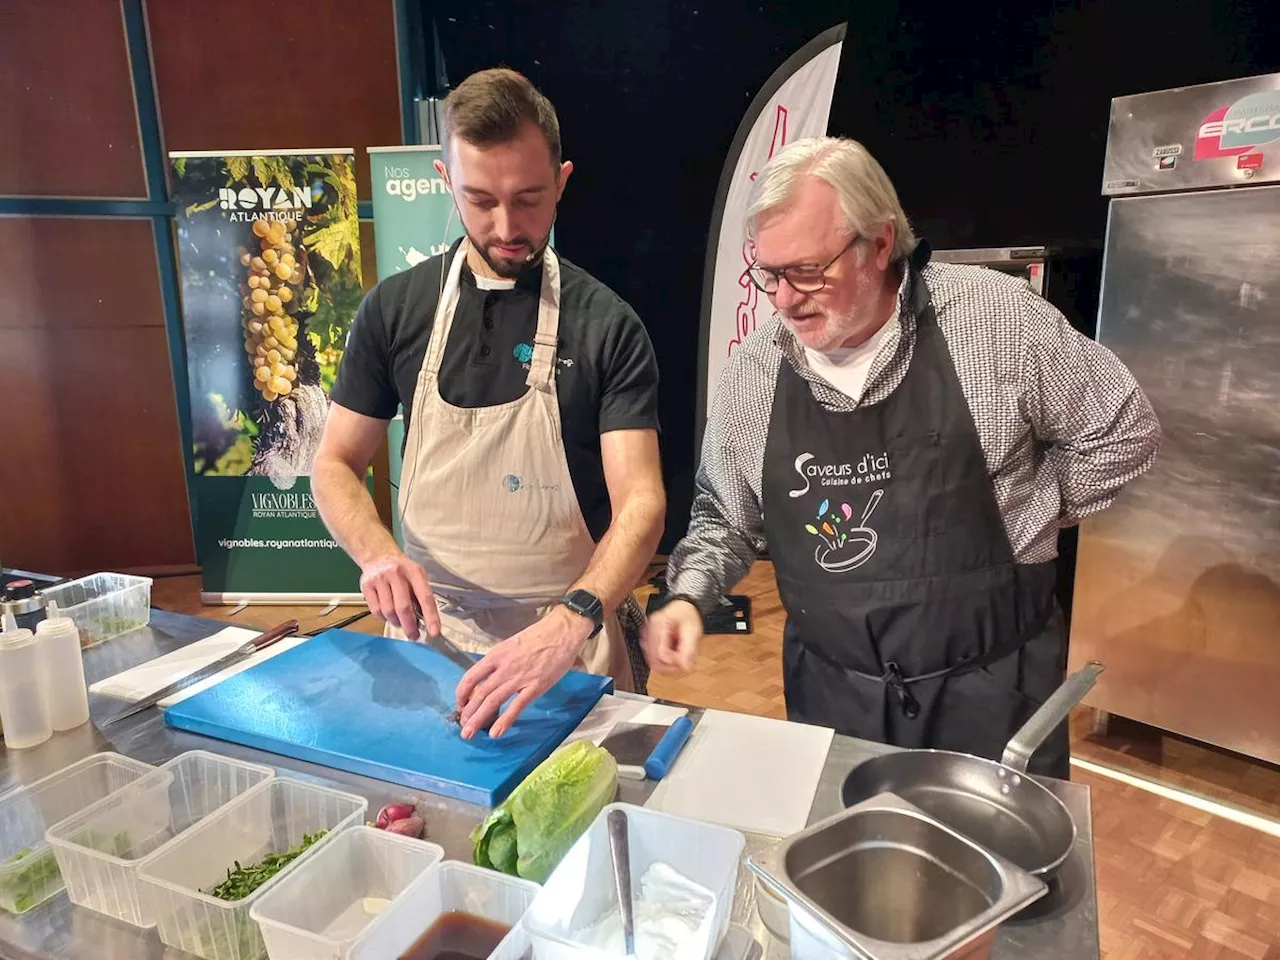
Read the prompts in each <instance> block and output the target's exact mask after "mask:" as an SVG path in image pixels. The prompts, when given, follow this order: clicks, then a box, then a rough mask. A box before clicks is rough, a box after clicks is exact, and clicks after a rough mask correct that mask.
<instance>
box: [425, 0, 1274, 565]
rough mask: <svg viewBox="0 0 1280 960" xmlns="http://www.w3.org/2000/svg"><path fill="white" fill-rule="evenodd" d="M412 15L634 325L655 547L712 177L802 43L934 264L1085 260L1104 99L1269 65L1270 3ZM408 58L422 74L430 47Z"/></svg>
mask: <svg viewBox="0 0 1280 960" xmlns="http://www.w3.org/2000/svg"><path fill="white" fill-rule="evenodd" d="M421 13H422V17H423V25H424V28H425V33H426V35H427V37H428V38H430V36H431V25H432V22H433V21H434V24H435V26H436V28H437V30H438V35H439V42H440V50H441V52H442V54H443V59H444V67H445V70H446V74H447V77H448V80H449V81H450V82H451V83H453V84H456V83H458V82H459V81H460V80H461V79H462V78H463V77H465V76H466V75H467V74H469V73H471V72H473V71H475V70H479V69H483V68H485V67H490V66H496V65H507V66H511V67H514V68H516V69H518V70H520V71H522V72H524V73H525V74H527V75H528V76H529V77H530V79H531V80H533V82H534V83H535V84H537V85H538V86H539V88H540V89H542V91H543V92H544V93H546V94H547V96H548V97H550V98H551V100H552V102H553V103H554V104H555V106H556V109H557V111H558V113H559V116H560V123H561V132H562V137H563V140H564V149H565V155H566V157H567V158H568V159H571V160H573V162H574V165H575V172H574V174H573V178H572V179H571V181H570V184H569V187H568V189H567V191H566V193H565V197H564V200H563V203H562V205H561V209H560V219H559V222H558V225H557V237H558V238H559V246H560V249H561V250H562V252H563V253H564V254H565V255H566V256H567V257H569V258H570V259H572V260H574V261H576V262H577V263H579V264H580V265H582V266H583V267H585V268H586V269H588V270H590V271H591V272H592V273H594V274H595V275H596V276H598V277H599V278H600V279H602V280H603V281H605V282H606V283H608V284H609V285H610V286H612V287H613V288H614V289H616V290H617V291H618V292H619V293H620V294H621V295H622V296H623V297H624V298H626V299H627V300H628V301H629V302H630V303H631V304H632V305H633V306H634V307H635V308H636V310H637V311H638V312H639V313H640V316H641V317H642V318H643V319H644V321H645V323H646V325H647V327H648V330H649V334H650V337H651V338H652V339H653V343H654V348H655V350H656V351H657V355H658V360H659V363H660V364H661V369H662V377H663V382H662V420H663V431H664V437H663V445H664V459H665V469H666V476H667V482H668V495H669V498H670V509H669V513H668V522H667V535H666V537H665V538H664V540H663V545H662V549H663V550H669V549H670V548H671V547H672V546H673V545H674V542H675V540H676V538H678V537H679V536H680V534H681V533H682V532H683V531H684V529H685V525H686V523H687V521H688V510H689V502H690V498H691V496H692V482H693V481H692V477H693V470H694V466H695V459H696V458H695V456H694V449H693V447H694V442H695V441H694V418H695V410H696V395H697V377H698V374H699V368H698V346H699V345H698V324H699V309H700V304H701V293H702V273H703V266H704V258H705V253H706V244H707V236H708V228H709V225H710V217H711V205H712V201H713V199H714V196H715V191H716V186H717V184H718V182H719V178H720V172H721V166H722V164H723V162H724V157H725V153H726V151H727V150H728V148H729V145H730V142H731V141H732V139H733V136H734V133H735V132H736V130H737V126H738V123H739V122H740V121H741V119H742V116H743V114H744V112H745V111H746V109H747V106H748V105H749V103H750V102H751V99H752V98H753V97H754V96H755V95H756V93H757V92H758V91H759V89H760V88H761V86H763V84H764V83H765V81H766V80H767V79H768V77H769V75H770V74H771V73H772V72H773V71H774V70H775V69H776V68H777V67H778V66H779V65H780V64H781V63H782V62H783V61H784V60H785V59H786V58H787V57H788V56H790V55H791V53H793V52H794V51H795V50H796V49H798V48H799V47H800V46H801V45H803V44H804V43H805V42H806V41H807V40H809V39H810V38H812V37H813V36H814V35H816V34H818V33H820V32H821V31H822V30H824V29H826V28H827V27H830V26H833V25H835V24H837V23H840V22H847V23H848V35H847V37H846V40H845V43H844V49H843V54H842V59H841V64H840V71H839V74H838V77H837V82H836V90H835V97H834V101H833V103H832V110H831V122H830V128H829V129H830V132H831V133H833V134H838V135H844V136H851V137H855V138H857V139H859V140H861V141H862V142H863V143H864V144H866V146H867V147H868V148H869V149H870V150H871V152H872V153H873V154H874V155H875V156H876V157H877V159H878V160H879V161H880V162H881V163H882V164H883V165H884V167H885V169H886V170H887V171H888V173H889V176H890V177H891V178H892V179H893V181H894V183H895V185H896V186H897V189H898V192H899V195H900V197H901V199H902V202H903V205H904V207H905V208H906V210H907V214H908V216H909V217H910V218H911V219H912V221H913V223H914V225H915V226H916V228H917V230H918V232H920V233H921V234H923V235H924V236H926V237H928V238H929V240H930V241H931V242H932V244H933V246H934V247H935V249H939V248H948V247H970V246H1003V245H1008V244H1030V243H1046V242H1085V243H1088V242H1093V243H1097V244H1100V243H1101V241H1102V238H1103V233H1104V230H1105V226H1106V203H1105V201H1104V200H1103V198H1102V197H1101V182H1102V159H1103V153H1104V149H1105V144H1106V134H1107V119H1108V114H1109V109H1110V101H1111V98H1112V97H1113V96H1120V95H1124V94H1131V93H1141V92H1144V91H1148V90H1156V89H1162V88H1166V87H1173V86H1183V85H1187V84H1194V83H1205V82H1210V81H1214V80H1225V79H1230V78H1233V77H1243V76H1250V75H1253V74H1258V73H1269V72H1272V71H1275V70H1280V3H1276V2H1275V0H1244V2H1235V3H1224V2H1217V3H1215V2H1212V0H1179V2H1167V3H1152V2H1135V0H1105V2H1102V0H1088V2H1078V3H1064V2H1057V3H1055V2H1047V0H1039V2H1025V3H1017V4H1013V3H993V4H978V3H964V4H954V5H949V6H941V5H936V6H935V5H932V4H906V3H893V2H885V0H866V2H859V3H850V2H846V3H835V2H814V0H809V2H803V3H790V4H784V3H776V2H770V3H763V4H760V3H748V2H730V0H670V2H665V3H664V2H648V3H639V2H637V3H621V2H606V3H603V4H594V3H587V2H583V0H572V2H558V3H547V4H537V5H536V6H535V5H533V4H518V3H515V2H499V0H489V2H472V3H469V4H466V5H465V8H464V7H463V6H462V5H456V4H444V3H437V2H431V0H424V2H423V3H422V6H421ZM425 62H426V66H427V72H428V75H430V74H431V73H432V72H433V71H432V69H431V68H432V63H433V58H432V56H431V50H430V49H428V50H427V52H426V59H425ZM440 92H443V91H438V90H434V89H431V88H430V83H429V84H428V89H427V90H426V91H425V93H426V94H427V95H430V94H432V93H440Z"/></svg>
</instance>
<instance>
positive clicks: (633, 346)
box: [331, 245, 658, 540]
mask: <svg viewBox="0 0 1280 960" xmlns="http://www.w3.org/2000/svg"><path fill="white" fill-rule="evenodd" d="M456 249H457V246H456V245H455V246H454V248H453V249H451V250H450V251H449V253H448V254H447V255H446V256H444V257H432V258H431V259H430V260H427V261H425V262H423V263H420V264H418V265H417V266H415V267H413V268H411V269H409V270H406V271H404V272H403V273H398V274H395V275H394V276H391V277H387V278H386V279H385V280H382V281H381V282H380V283H378V285H377V286H375V287H374V288H373V289H372V290H370V291H369V293H368V294H367V295H366V296H365V298H364V301H363V302H362V303H361V304H360V309H359V310H358V311H357V312H356V317H355V321H354V322H353V323H352V326H351V331H350V333H349V334H348V339H347V345H346V350H345V351H344V353H343V356H342V362H341V364H340V365H339V368H338V378H337V382H336V383H334V385H333V389H332V391H331V396H332V399H333V401H334V402H335V403H337V404H340V405H341V406H344V407H346V408H347V409H349V410H354V411H355V412H356V413H362V414H364V415H365V416H368V417H376V418H378V419H380V420H389V419H391V418H392V417H394V416H395V415H396V412H397V407H401V406H402V407H403V408H404V417H405V436H406V437H407V436H408V430H409V427H410V423H409V420H410V417H411V415H412V411H413V392H414V388H415V387H416V385H417V380H418V372H419V370H421V368H422V361H423V358H424V357H425V356H426V352H427V342H428V341H429V340H430V338H431V327H432V323H433V319H434V317H435V309H436V302H437V301H438V300H439V298H440V272H441V270H442V268H444V267H445V266H446V265H447V263H448V261H449V260H450V259H451V258H452V256H453V254H454V252H455V251H456ZM480 282H481V284H484V283H486V281H484V280H481V281H480ZM541 283H542V270H541V268H540V267H539V268H537V269H532V270H529V271H527V272H526V273H525V275H524V276H522V277H521V278H520V279H519V280H518V281H517V282H516V284H515V286H514V287H512V288H511V289H490V290H486V289H481V288H480V287H479V286H477V281H476V278H475V276H474V275H473V274H472V273H471V271H470V269H468V268H467V267H466V266H465V265H464V266H463V269H462V276H461V279H460V281H459V290H458V306H457V309H456V310H455V312H454V316H453V326H452V328H451V329H450V331H449V342H448V343H447V344H446V345H445V352H444V357H443V358H442V360H441V365H440V392H441V395H442V396H443V397H444V399H445V401H446V402H448V403H451V404H453V405H454V406H458V407H488V406H494V405H497V404H500V403H509V402H511V401H512V400H516V399H518V398H519V397H521V396H523V395H524V393H525V392H526V391H527V390H528V389H529V388H528V386H527V385H526V384H525V378H526V377H527V376H528V375H529V360H530V358H531V356H532V354H533V337H534V332H535V331H536V330H537V326H538V296H539V291H540V289H541ZM556 385H557V396H558V399H559V406H560V420H561V428H562V430H563V435H564V447H565V456H566V459H567V461H568V464H569V473H570V476H571V477H572V479H573V486H574V490H575V491H576V492H577V495H578V503H579V505H580V506H581V508H582V515H583V517H584V518H585V519H586V522H587V527H588V529H589V530H590V531H591V535H592V536H593V537H595V539H596V540H599V539H600V538H601V537H602V536H604V533H605V531H606V530H607V529H608V528H609V522H610V508H609V492H608V489H607V488H606V486H605V481H604V467H603V464H602V462H601V458H600V434H602V433H607V432H609V431H610V430H629V429H638V428H652V429H657V427H658V363H657V359H656V357H655V356H654V352H653V345H652V344H651V343H650V341H649V336H648V333H647V332H646V331H645V328H644V325H643V324H642V323H641V322H640V318H639V317H638V316H637V315H636V313H635V311H634V310H632V309H631V307H630V306H629V305H628V304H627V303H626V302H625V301H623V300H622V299H621V298H620V297H619V296H618V295H617V294H616V293H614V292H613V291H612V290H610V289H609V288H608V287H606V286H605V285H604V284H603V283H601V282H600V281H599V280H596V279H595V278H594V277H592V276H591V275H590V274H588V273H587V272H586V271H585V270H583V269H582V268H580V267H577V266H575V265H574V264H572V263H571V262H569V261H568V260H566V259H565V258H564V257H560V330H559V346H558V347H557V350H556Z"/></svg>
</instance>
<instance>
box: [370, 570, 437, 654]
mask: <svg viewBox="0 0 1280 960" xmlns="http://www.w3.org/2000/svg"><path fill="white" fill-rule="evenodd" d="M360 592H361V593H363V594H364V599H365V603H367V604H368V605H369V612H370V613H372V614H373V615H374V616H375V617H378V618H379V619H380V620H382V621H384V622H385V623H389V624H391V625H392V626H394V627H399V628H400V629H401V630H403V631H404V635H405V636H406V637H408V638H409V639H410V640H417V639H418V633H419V630H418V616H417V612H416V611H415V610H414V606H415V604H416V606H417V607H418V609H420V610H421V611H422V620H423V622H424V623H425V624H426V625H427V630H428V631H429V632H431V633H432V634H433V635H434V634H437V633H439V632H440V612H439V610H437V608H436V598H435V594H434V593H432V592H431V584H430V583H428V582H427V574H426V572H425V571H424V570H423V569H422V568H421V567H420V566H418V565H417V564H416V563H414V562H413V561H412V560H410V559H409V558H408V557H407V556H405V555H404V554H403V553H395V554H391V555H390V556H385V557H380V558H378V559H377V560H374V561H373V562H372V563H367V564H365V567H364V569H363V570H362V571H361V573H360Z"/></svg>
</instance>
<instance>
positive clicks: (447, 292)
mask: <svg viewBox="0 0 1280 960" xmlns="http://www.w3.org/2000/svg"><path fill="white" fill-rule="evenodd" d="M468 249H470V242H469V241H468V240H467V239H466V238H465V237H464V238H463V240H462V242H461V243H460V244H458V250H457V252H456V253H454V255H453V260H452V261H451V262H450V263H449V264H448V273H447V274H446V276H445V279H444V282H443V284H442V285H441V290H440V299H439V300H438V301H437V302H436V312H435V317H434V318H433V320H432V323H431V337H430V339H429V340H428V341H427V356H426V358H425V359H424V360H423V363H422V367H423V372H424V373H428V374H430V375H431V376H432V377H436V376H438V375H439V373H440V364H441V362H442V361H443V360H444V348H445V346H446V345H447V344H448V343H449V330H450V328H451V327H452V326H453V314H454V307H455V305H456V304H457V302H458V287H459V284H460V281H461V279H462V268H463V266H464V265H465V264H466V262H467V251H468ZM440 269H442V270H443V269H445V267H444V266H441V268H440ZM414 419H415V420H416V419H417V416H416V410H415V416H414Z"/></svg>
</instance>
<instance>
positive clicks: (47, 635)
mask: <svg viewBox="0 0 1280 960" xmlns="http://www.w3.org/2000/svg"><path fill="white" fill-rule="evenodd" d="M36 646H37V647H38V648H39V652H40V670H41V673H42V675H43V676H44V687H45V694H46V699H47V701H48V704H49V721H50V723H51V724H52V726H53V729H54V730H74V729H75V728H76V727H78V726H80V725H81V724H84V723H88V722H89V690H88V688H87V687H86V686H85V682H84V654H83V653H82V652H81V648H80V631H79V630H77V629H76V623H75V621H74V620H72V619H71V618H70V617H66V616H62V615H61V613H60V611H59V610H58V604H57V602H56V601H50V602H49V606H48V616H47V617H46V618H45V619H44V620H41V621H40V623H39V624H38V625H37V626H36Z"/></svg>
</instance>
